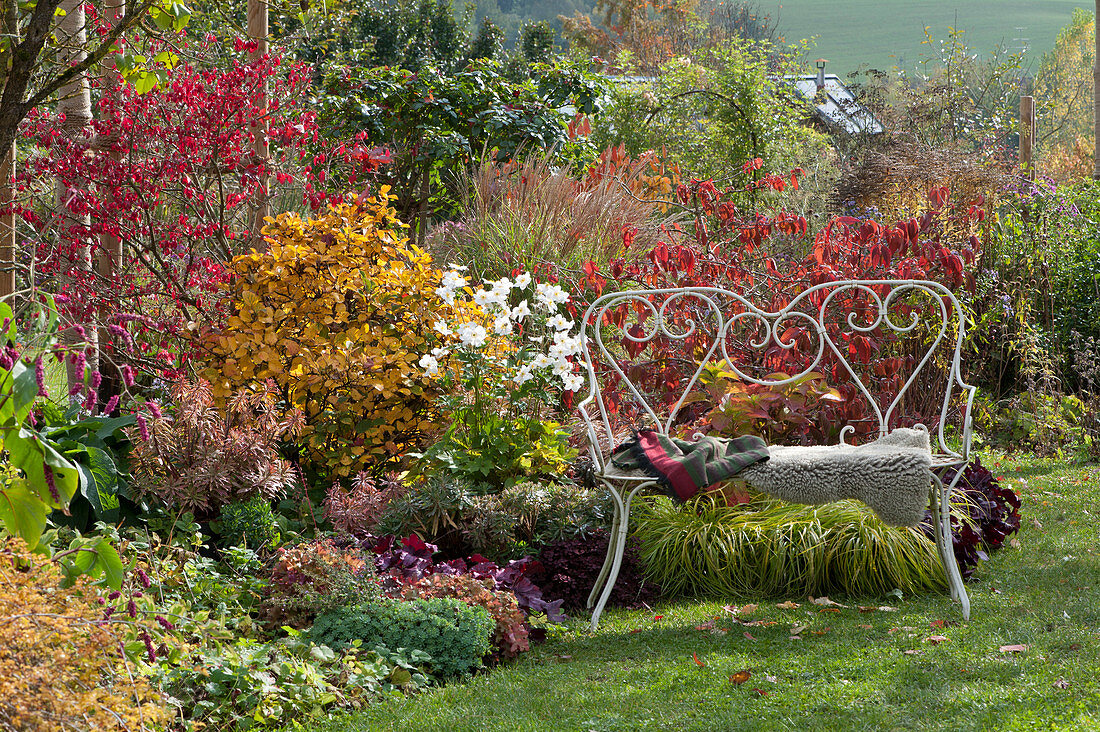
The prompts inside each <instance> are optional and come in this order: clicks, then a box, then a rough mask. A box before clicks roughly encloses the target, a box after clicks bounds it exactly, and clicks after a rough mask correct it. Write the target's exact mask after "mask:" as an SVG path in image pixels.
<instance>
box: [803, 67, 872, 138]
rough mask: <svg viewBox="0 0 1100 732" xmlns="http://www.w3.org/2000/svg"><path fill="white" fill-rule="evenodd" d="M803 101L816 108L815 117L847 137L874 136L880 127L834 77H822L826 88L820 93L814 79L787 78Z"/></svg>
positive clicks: (811, 76) (804, 77)
mask: <svg viewBox="0 0 1100 732" xmlns="http://www.w3.org/2000/svg"><path fill="white" fill-rule="evenodd" d="M787 78H788V79H789V80H790V81H791V82H792V83H793V84H794V86H795V88H796V89H797V90H798V93H799V95H800V96H802V97H803V98H804V99H806V100H808V101H811V102H814V103H815V104H816V105H817V116H818V117H820V118H821V119H822V120H823V121H824V122H825V123H826V124H828V125H830V126H831V127H834V128H836V129H839V130H841V131H843V132H847V133H848V134H850V135H855V134H859V133H861V132H869V133H871V134H872V135H877V134H878V133H880V132H882V131H883V127H882V125H881V124H880V123H879V121H878V120H877V119H875V115H873V114H871V111H870V110H869V109H867V108H866V107H864V106H863V105H862V104H860V103H859V102H857V101H856V98H855V95H853V94H852V92H851V90H850V89H848V87H846V86H844V82H842V81H841V80H840V77H838V76H837V75H836V74H826V75H825V86H824V88H822V89H821V91H820V92H819V91H818V89H817V75H816V74H811V75H807V76H789V77H787Z"/></svg>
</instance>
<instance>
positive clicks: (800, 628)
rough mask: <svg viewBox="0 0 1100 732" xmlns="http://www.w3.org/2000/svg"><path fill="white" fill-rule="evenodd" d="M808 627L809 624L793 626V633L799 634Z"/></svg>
mask: <svg viewBox="0 0 1100 732" xmlns="http://www.w3.org/2000/svg"><path fill="white" fill-rule="evenodd" d="M807 627H808V626H805V625H796V626H794V627H793V628H791V635H798V634H799V633H801V632H802V631H804V630H806V628H807Z"/></svg>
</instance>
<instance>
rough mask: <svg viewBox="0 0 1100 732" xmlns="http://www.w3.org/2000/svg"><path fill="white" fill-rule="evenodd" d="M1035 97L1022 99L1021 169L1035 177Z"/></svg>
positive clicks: (1029, 175) (1030, 176) (1028, 175)
mask: <svg viewBox="0 0 1100 732" xmlns="http://www.w3.org/2000/svg"><path fill="white" fill-rule="evenodd" d="M1034 151H1035V97H1028V96H1025V97H1020V169H1021V170H1022V171H1023V172H1025V173H1027V177H1028V178H1034V177H1035V166H1034V164H1033V161H1032V157H1033V155H1034Z"/></svg>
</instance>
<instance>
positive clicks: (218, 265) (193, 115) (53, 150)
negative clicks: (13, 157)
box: [15, 40, 386, 376]
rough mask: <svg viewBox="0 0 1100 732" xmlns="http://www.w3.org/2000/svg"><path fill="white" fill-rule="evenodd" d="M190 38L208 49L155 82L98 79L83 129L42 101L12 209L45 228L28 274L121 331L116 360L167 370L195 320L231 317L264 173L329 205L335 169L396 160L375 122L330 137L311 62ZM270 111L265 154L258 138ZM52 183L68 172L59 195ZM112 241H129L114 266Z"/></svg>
mask: <svg viewBox="0 0 1100 732" xmlns="http://www.w3.org/2000/svg"><path fill="white" fill-rule="evenodd" d="M177 50H179V49H177ZM184 50H186V51H187V55H188V56H189V57H191V58H197V59H201V61H194V62H191V61H187V62H181V63H179V64H178V65H176V66H175V67H173V68H171V69H170V70H167V71H166V72H164V77H165V78H164V80H163V81H162V83H161V84H160V85H159V86H157V87H155V88H153V89H152V90H149V91H146V90H144V89H142V90H140V91H141V92H144V93H140V92H139V89H138V88H136V87H135V86H134V85H131V84H127V83H123V82H121V80H119V79H118V78H117V77H113V78H111V77H110V75H109V74H108V75H105V76H103V77H98V78H96V79H93V85H94V86H95V87H96V88H95V89H94V90H93V91H94V96H98V104H97V110H96V114H95V118H94V119H93V120H92V121H91V123H90V125H88V126H87V127H86V128H84V129H83V130H82V131H81V133H80V134H78V135H76V136H72V135H69V134H63V133H62V130H63V129H64V127H63V125H64V120H63V119H60V118H59V117H58V116H57V115H55V114H53V113H52V112H50V111H49V110H48V109H47V108H37V109H36V110H35V111H33V112H32V113H31V115H30V116H29V117H28V118H27V120H26V122H25V123H24V125H23V126H22V135H23V139H24V142H22V143H21V144H23V145H27V146H28V148H29V149H30V150H31V155H30V156H29V158H28V159H27V160H26V162H25V163H23V164H21V165H20V169H19V175H18V178H17V182H16V188H17V201H16V206H15V210H16V214H17V215H18V216H20V217H22V219H23V220H24V221H25V222H26V224H27V225H28V226H27V227H24V229H23V231H32V232H33V239H32V240H31V241H29V242H26V243H25V244H24V246H23V249H22V251H23V257H24V260H23V262H21V264H22V265H23V266H24V267H26V271H27V276H28V277H29V276H30V275H31V273H33V276H34V278H35V281H36V284H38V285H39V286H42V287H44V288H45V289H47V290H49V291H52V292H60V293H63V294H64V295H66V296H67V300H66V304H65V312H64V313H63V315H64V316H65V317H66V318H67V320H68V321H69V322H71V323H93V322H99V323H101V324H102V327H103V328H104V329H109V331H110V333H111V335H112V336H113V338H112V339H111V340H112V341H113V348H114V349H116V351H117V354H116V356H115V357H116V358H123V359H125V360H128V361H129V362H130V363H132V364H133V365H135V366H140V367H144V368H145V369H146V370H148V371H153V372H167V373H168V375H170V376H171V375H174V374H175V373H176V372H177V371H178V368H179V366H180V365H181V364H180V356H181V354H180V353H179V348H180V343H179V342H178V340H177V339H176V336H177V335H179V334H180V332H181V330H182V329H183V328H184V327H185V326H186V324H187V323H188V322H190V321H193V320H195V319H197V318H199V317H200V316H204V317H211V318H215V319H217V318H220V317H221V316H222V315H223V313H221V312H219V308H220V306H221V305H220V300H219V298H218V296H217V293H218V292H219V291H220V290H221V286H222V282H223V281H225V280H226V278H227V277H228V276H229V273H228V271H227V269H226V268H225V262H227V261H228V260H229V259H230V258H231V257H232V256H233V255H235V254H239V253H241V252H243V251H246V250H247V248H248V247H250V246H251V245H252V226H253V217H254V215H255V211H256V209H257V205H258V199H257V196H258V194H260V193H261V192H262V190H263V187H264V185H265V184H266V183H267V182H268V181H270V183H271V185H272V186H273V190H279V191H282V192H284V193H285V192H293V193H294V194H295V195H301V196H302V197H303V200H304V201H305V203H306V204H308V205H310V206H312V207H314V208H317V207H319V206H322V205H324V204H325V203H326V201H328V200H341V199H342V198H343V195H342V194H331V188H330V187H329V182H330V181H336V185H338V186H340V187H344V186H354V185H356V184H357V183H361V182H362V180H363V177H364V176H365V175H367V174H368V173H369V172H371V171H373V170H374V169H375V168H377V166H378V165H379V164H380V163H382V162H385V160H386V153H385V152H384V151H381V150H377V149H372V148H368V147H367V146H366V144H365V139H364V138H363V136H359V137H357V138H356V139H355V140H354V141H351V142H347V143H339V142H336V143H334V142H330V141H326V140H324V139H322V137H321V131H320V130H319V128H318V125H317V116H316V114H315V113H313V112H312V111H310V110H308V109H306V108H305V107H304V105H303V103H302V102H303V100H304V99H305V97H306V94H305V92H306V90H307V86H308V84H309V83H310V81H309V73H308V69H307V68H306V67H304V66H302V65H295V64H287V63H284V62H283V61H282V59H281V58H280V57H278V56H276V55H267V56H264V57H263V58H261V59H258V60H247V59H246V51H247V47H246V44H242V43H240V42H239V43H238V44H237V46H236V48H235V49H234V50H233V51H228V50H227V49H221V48H217V47H216V46H215V42H214V41H212V40H208V41H207V42H205V43H199V44H197V45H191V46H188V47H186V48H185V49H184ZM227 53H228V58H225V57H224V56H225V55H226V54H227ZM219 56H221V57H220V58H219ZM265 90H266V91H265ZM264 123H266V124H267V126H268V141H269V143H270V149H271V154H270V156H269V158H268V159H260V158H257V157H256V155H255V153H254V152H253V140H254V138H255V136H256V135H257V134H259V133H260V132H261V130H262V129H263V124H264ZM42 181H56V183H57V186H58V188H59V190H61V191H63V195H61V196H60V200H55V194H54V191H53V190H52V189H51V190H46V189H44V188H43V187H42V186H41V182H42ZM345 190H346V189H345ZM112 239H113V240H115V241H121V243H122V244H121V252H122V254H121V257H120V258H119V259H118V261H114V262H112V263H111V264H110V266H106V265H105V264H104V263H103V262H105V261H106V260H109V259H110V254H109V252H108V248H107V247H105V243H106V242H108V241H109V240H112ZM32 258H33V262H34V267H33V269H32V268H31V267H30V263H31V261H32ZM96 262H100V264H99V266H93V263H96Z"/></svg>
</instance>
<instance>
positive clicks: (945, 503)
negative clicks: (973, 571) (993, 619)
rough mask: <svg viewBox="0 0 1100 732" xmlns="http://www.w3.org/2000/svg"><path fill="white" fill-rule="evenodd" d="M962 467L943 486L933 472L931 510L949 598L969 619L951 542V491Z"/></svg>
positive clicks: (966, 618)
mask: <svg viewBox="0 0 1100 732" xmlns="http://www.w3.org/2000/svg"><path fill="white" fill-rule="evenodd" d="M962 473H963V469H962V468H959V469H958V470H956V472H955V478H954V480H952V481H951V485H949V486H946V487H945V486H944V484H943V481H942V480H940V477H939V476H938V475H937V474H935V473H933V474H932V481H933V483H934V486H935V487H934V489H933V501H932V511H933V513H934V514H936V517H935V522H934V523H935V525H936V547H937V548H938V549H939V552H940V561H941V562H942V563H943V570H944V573H945V574H946V575H947V586H948V587H949V588H950V590H951V599H952V600H958V601H959V603H960V604H961V605H962V615H963V620H969V619H970V597H969V596H968V595H967V594H966V587H965V586H964V585H963V579H962V573H961V572H960V571H959V563H958V561H956V559H955V550H954V547H953V546H952V542H951V491H952V490H954V488H955V484H956V483H958V482H959V479H960V478H961V477H962Z"/></svg>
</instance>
